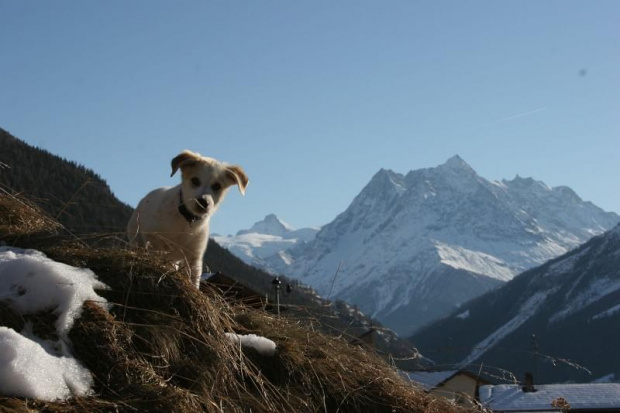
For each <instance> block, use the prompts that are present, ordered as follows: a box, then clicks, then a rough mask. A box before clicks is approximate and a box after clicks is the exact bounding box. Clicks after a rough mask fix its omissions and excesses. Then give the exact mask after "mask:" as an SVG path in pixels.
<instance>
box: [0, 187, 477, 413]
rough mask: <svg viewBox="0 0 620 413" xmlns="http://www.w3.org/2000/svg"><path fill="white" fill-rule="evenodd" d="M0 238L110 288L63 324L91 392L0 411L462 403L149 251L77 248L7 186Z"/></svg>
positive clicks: (322, 408) (16, 320)
mask: <svg viewBox="0 0 620 413" xmlns="http://www.w3.org/2000/svg"><path fill="white" fill-rule="evenodd" d="M2 242H4V243H6V244H7V245H11V246H15V247H21V248H37V249H39V250H41V251H43V252H44V253H45V254H47V255H48V256H49V257H50V258H52V259H54V260H57V261H60V262H64V263H67V264H70V265H74V266H79V267H88V268H90V269H91V270H93V271H94V272H95V273H96V274H97V276H98V278H99V279H100V280H101V281H103V282H104V283H105V284H107V285H108V286H109V287H110V289H109V290H104V291H100V292H99V293H100V294H101V295H102V296H104V297H105V298H106V299H107V300H108V301H109V302H111V303H113V304H114V305H113V307H112V309H111V310H110V312H107V311H105V310H104V309H102V308H101V307H99V306H97V305H94V304H92V303H86V304H85V305H84V308H83V312H82V315H81V317H80V318H79V319H78V320H77V321H76V323H75V325H74V327H73V329H72V330H71V332H70V339H71V340H72V342H73V351H74V354H75V355H76V357H77V358H78V359H79V360H80V361H81V362H82V363H83V364H84V365H85V366H86V367H87V368H88V369H89V370H90V371H91V372H92V374H93V376H94V378H95V391H96V396H94V397H89V398H78V399H73V400H70V401H67V402H54V403H50V402H37V401H33V400H23V399H19V398H9V397H1V396H0V411H15V412H17V411H27V409H28V408H30V409H35V410H43V411H52V412H69V411H89V412H94V411H102V412H103V411H162V412H164V411H169V412H172V411H174V412H196V411H213V412H242V411H248V412H249V411H252V412H337V411H342V412H438V413H440V412H441V413H443V412H452V411H467V410H464V409H461V408H458V407H455V406H453V405H451V404H450V403H448V402H447V401H445V400H442V399H437V398H435V397H434V396H431V395H428V394H426V393H424V392H423V391H422V390H420V389H419V388H416V387H414V386H412V385H411V384H410V383H407V382H405V381H404V380H402V379H401V377H400V376H399V374H398V372H397V371H396V370H395V369H394V368H393V367H391V366H389V365H388V364H386V363H385V362H384V361H383V360H381V359H380V358H379V357H377V356H376V355H375V354H373V353H371V352H369V351H367V350H365V349H364V348H362V347H358V346H352V345H349V344H347V342H346V341H344V340H340V339H337V338H333V337H328V336H325V335H323V334H321V333H319V332H316V331H311V330H309V329H307V328H305V327H303V326H301V325H298V324H297V323H295V322H294V320H292V319H289V320H285V319H282V318H278V317H276V316H273V315H271V314H268V313H265V312H261V311H259V310H255V309H251V308H248V307H243V306H230V305H228V304H227V303H226V301H225V300H224V299H223V298H222V297H221V295H219V294H218V293H217V292H216V291H215V290H213V289H211V288H209V287H205V286H203V289H202V290H201V291H198V290H196V289H195V288H194V287H193V286H192V285H191V283H190V282H189V280H188V279H186V277H184V276H183V275H182V274H181V273H178V272H175V271H172V270H170V267H169V265H167V263H166V262H164V261H163V260H162V259H161V258H160V257H157V256H152V255H151V256H149V255H147V254H146V253H145V252H143V251H129V250H124V249H118V248H117V249H112V248H109V249H94V248H92V247H89V246H87V245H85V244H84V243H82V242H80V241H79V240H77V239H75V238H74V237H72V236H71V235H69V234H68V233H67V232H65V231H64V229H63V227H62V226H60V225H59V224H58V223H56V222H54V221H53V220H51V219H50V218H47V217H46V216H45V214H44V213H43V212H41V210H39V209H38V208H37V207H35V206H34V205H32V204H30V203H29V202H27V201H25V200H24V199H19V198H16V197H15V196H11V195H7V194H0V243H2ZM0 304H1V303H0ZM41 317H49V314H47V315H41ZM0 320H1V321H0V324H2V325H10V326H11V327H13V328H16V329H19V325H20V323H23V320H20V316H19V315H16V314H15V313H12V312H11V311H10V310H9V309H8V306H3V305H0ZM225 332H237V333H241V334H246V333H255V334H258V335H262V336H265V337H267V338H269V339H271V340H273V341H275V343H276V344H277V349H278V351H277V354H276V355H275V356H274V357H264V356H261V355H259V354H258V353H257V352H256V351H255V350H252V349H249V350H248V349H245V350H242V349H240V348H238V347H237V346H235V345H233V344H232V343H231V342H230V341H229V340H227V339H226V337H225V335H224V333H225Z"/></svg>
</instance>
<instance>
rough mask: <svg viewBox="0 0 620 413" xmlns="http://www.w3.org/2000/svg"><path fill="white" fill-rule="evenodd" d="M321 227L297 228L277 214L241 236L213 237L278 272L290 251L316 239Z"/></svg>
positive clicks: (248, 259) (245, 258)
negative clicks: (276, 269) (277, 269)
mask: <svg viewBox="0 0 620 413" xmlns="http://www.w3.org/2000/svg"><path fill="white" fill-rule="evenodd" d="M317 232H319V230H318V228H302V229H295V228H293V227H292V226H291V225H289V224H287V223H286V222H284V221H282V220H281V219H280V218H278V217H277V216H276V215H274V214H269V215H267V216H266V217H265V218H264V219H263V220H262V221H259V222H257V223H255V224H254V225H252V227H251V228H250V229H247V230H241V231H239V232H237V235H234V236H233V235H228V236H221V235H214V236H213V239H214V240H215V241H216V242H217V243H218V244H220V245H221V246H223V247H224V248H226V249H227V250H229V251H230V252H231V253H233V254H234V255H235V256H237V257H239V258H241V259H242V260H243V261H244V262H246V263H248V264H250V265H253V266H256V267H258V268H261V269H263V270H265V271H269V272H275V268H279V267H281V266H283V265H284V266H285V265H286V263H287V262H288V260H289V258H288V253H287V250H289V249H291V248H293V247H298V246H299V245H300V244H305V243H307V242H310V241H312V240H313V239H314V237H315V236H316V234H317Z"/></svg>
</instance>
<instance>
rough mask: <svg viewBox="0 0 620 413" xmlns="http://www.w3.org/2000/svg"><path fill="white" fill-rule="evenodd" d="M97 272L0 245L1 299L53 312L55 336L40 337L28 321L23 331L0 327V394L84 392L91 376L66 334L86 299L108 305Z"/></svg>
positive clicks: (51, 396)
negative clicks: (76, 357)
mask: <svg viewBox="0 0 620 413" xmlns="http://www.w3.org/2000/svg"><path fill="white" fill-rule="evenodd" d="M105 288H108V287H107V286H106V285H105V284H103V283H102V282H100V281H98V280H97V278H96V277H95V274H94V273H93V272H92V271H90V270H88V269H83V268H75V267H71V266H69V265H66V264H62V263H59V262H55V261H53V260H51V259H49V258H47V257H46V256H45V254H43V253H41V252H39V251H35V250H23V249H19V248H11V247H0V300H1V301H3V302H5V303H7V304H8V305H9V306H10V307H11V308H12V309H13V310H15V311H17V312H18V313H20V314H22V315H32V314H37V313H41V312H52V313H53V314H55V315H57V317H58V319H57V321H56V322H55V329H56V334H57V335H58V337H59V338H58V340H43V339H41V338H39V337H37V336H35V335H34V333H33V331H32V325H31V324H29V323H27V324H26V327H25V328H24V331H22V332H21V333H18V332H16V331H15V330H13V329H10V328H7V327H0V394H4V395H11V396H17V397H31V398H36V399H40V400H45V401H54V400H66V399H68V398H70V397H72V396H86V395H89V394H90V393H91V392H92V390H91V388H92V385H93V380H92V377H91V374H90V372H89V371H88V370H87V369H86V368H84V367H83V366H82V365H81V364H80V363H79V361H78V360H76V359H75V358H74V357H73V355H72V353H71V342H70V340H69V338H68V333H69V330H70V329H71V327H72V326H73V324H74V322H75V320H76V318H78V317H79V316H80V314H81V309H82V305H83V304H84V302H85V301H87V300H90V301H94V302H96V303H98V304H99V305H101V306H103V307H104V308H106V309H107V308H108V305H107V302H106V300H105V299H104V298H102V297H100V296H99V295H97V294H96V293H95V289H105Z"/></svg>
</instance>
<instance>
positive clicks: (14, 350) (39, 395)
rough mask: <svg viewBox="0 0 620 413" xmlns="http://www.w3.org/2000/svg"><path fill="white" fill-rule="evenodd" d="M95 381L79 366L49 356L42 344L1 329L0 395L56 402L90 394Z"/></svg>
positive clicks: (60, 357)
mask: <svg viewBox="0 0 620 413" xmlns="http://www.w3.org/2000/svg"><path fill="white" fill-rule="evenodd" d="M92 384H93V379H92V377H91V375H90V372H89V371H88V370H87V369H85V368H84V367H82V366H81V365H80V363H79V362H78V361H77V360H76V359H74V358H72V357H70V356H69V357H65V356H55V355H52V354H49V353H48V352H47V351H45V349H44V348H43V346H41V344H39V343H37V342H35V341H33V340H31V339H28V338H26V337H25V336H23V335H21V334H19V333H18V332H16V331H15V330H13V329H10V328H6V327H0V394H2V395H6V396H18V397H28V398H33V399H39V400H45V401H54V400H58V399H61V400H66V399H69V398H71V396H74V395H76V396H86V395H88V394H90V393H91V387H92Z"/></svg>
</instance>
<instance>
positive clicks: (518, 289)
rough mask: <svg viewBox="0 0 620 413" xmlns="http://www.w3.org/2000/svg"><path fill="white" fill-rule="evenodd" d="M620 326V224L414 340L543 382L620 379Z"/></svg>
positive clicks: (440, 357) (444, 356)
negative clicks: (619, 327)
mask: <svg viewBox="0 0 620 413" xmlns="http://www.w3.org/2000/svg"><path fill="white" fill-rule="evenodd" d="M619 324H620V226H616V227H615V228H614V229H612V230H610V231H609V232H607V233H605V234H603V235H600V236H597V237H595V238H593V239H591V240H590V241H588V242H587V243H585V244H584V245H582V246H580V247H578V248H576V249H574V250H572V251H570V252H569V253H567V254H564V255H562V256H561V257H559V258H556V259H554V260H552V261H549V262H547V263H545V264H543V265H542V266H539V267H537V268H534V269H531V270H529V271H527V272H525V273H523V274H521V275H519V276H517V277H515V278H514V279H513V280H512V281H510V282H508V283H507V284H506V285H504V286H503V287H501V288H499V289H497V290H494V291H491V292H489V293H487V294H485V295H483V296H481V297H478V298H477V299H475V300H473V301H471V302H469V303H467V304H465V305H463V306H462V307H461V308H459V309H458V310H455V311H453V312H452V314H450V315H449V316H448V317H446V318H445V319H443V320H440V321H438V322H436V323H434V324H431V325H429V326H426V327H425V328H423V329H421V330H419V331H418V332H417V333H416V334H415V335H414V336H413V337H411V340H412V341H413V342H414V343H415V344H416V345H417V346H418V348H419V349H420V350H421V351H423V352H424V353H425V354H427V355H428V356H429V357H431V358H432V359H433V360H434V361H435V362H438V363H441V364H458V365H461V366H468V365H469V366H471V365H472V364H476V365H483V366H487V367H492V368H501V369H504V370H507V371H510V372H512V373H514V374H515V375H516V376H517V377H518V378H522V377H523V375H524V373H525V371H530V372H533V373H534V376H535V381H536V382H537V383H552V382H563V381H577V382H583V381H594V380H600V379H602V378H606V379H609V378H611V379H613V380H620V358H618V357H617V353H618V348H620V330H618V325H619ZM532 335H535V341H534V339H533V337H532ZM454 343H458V345H454ZM535 356H537V357H535ZM578 366H580V367H578ZM581 367H583V368H581ZM586 369H587V370H589V371H590V373H588V371H587V370H586Z"/></svg>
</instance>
